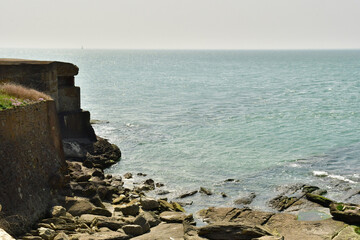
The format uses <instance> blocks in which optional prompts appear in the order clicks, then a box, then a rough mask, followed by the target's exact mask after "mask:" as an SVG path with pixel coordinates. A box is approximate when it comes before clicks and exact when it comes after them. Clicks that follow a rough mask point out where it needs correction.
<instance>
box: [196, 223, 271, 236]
mask: <svg viewBox="0 0 360 240" xmlns="http://www.w3.org/2000/svg"><path fill="white" fill-rule="evenodd" d="M198 234H199V236H200V237H206V238H208V239H255V238H260V237H263V236H272V234H271V233H270V232H268V231H267V230H265V228H262V227H260V226H247V225H244V224H239V223H232V222H220V223H214V224H211V225H207V226H203V227H200V228H198Z"/></svg>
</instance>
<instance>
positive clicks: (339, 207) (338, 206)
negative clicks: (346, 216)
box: [336, 203, 345, 211]
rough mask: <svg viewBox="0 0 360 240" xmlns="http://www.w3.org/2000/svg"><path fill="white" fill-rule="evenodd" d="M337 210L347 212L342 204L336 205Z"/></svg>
mask: <svg viewBox="0 0 360 240" xmlns="http://www.w3.org/2000/svg"><path fill="white" fill-rule="evenodd" d="M336 209H337V210H338V211H344V210H345V206H344V205H343V204H341V203H340V204H338V205H336Z"/></svg>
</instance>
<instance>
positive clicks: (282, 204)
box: [269, 196, 299, 211]
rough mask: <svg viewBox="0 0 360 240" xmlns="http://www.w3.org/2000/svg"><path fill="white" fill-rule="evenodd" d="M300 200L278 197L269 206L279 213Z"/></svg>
mask: <svg viewBox="0 0 360 240" xmlns="http://www.w3.org/2000/svg"><path fill="white" fill-rule="evenodd" d="M298 200H299V199H298V198H296V197H287V196H277V197H275V198H273V199H271V200H270V201H269V206H270V207H272V208H274V209H276V210H278V211H283V210H285V209H287V208H289V207H290V206H291V205H293V204H294V203H295V202H296V201H298Z"/></svg>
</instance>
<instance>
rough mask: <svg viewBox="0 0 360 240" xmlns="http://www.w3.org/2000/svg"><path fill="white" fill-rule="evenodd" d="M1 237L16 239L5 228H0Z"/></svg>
mask: <svg viewBox="0 0 360 240" xmlns="http://www.w3.org/2000/svg"><path fill="white" fill-rule="evenodd" d="M0 239H2V240H15V238H13V237H12V236H10V234H8V233H7V232H6V231H5V230H4V229H2V228H0Z"/></svg>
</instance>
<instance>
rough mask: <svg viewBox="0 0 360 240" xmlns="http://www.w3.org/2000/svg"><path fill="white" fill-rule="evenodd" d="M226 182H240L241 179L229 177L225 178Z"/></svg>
mask: <svg viewBox="0 0 360 240" xmlns="http://www.w3.org/2000/svg"><path fill="white" fill-rule="evenodd" d="M224 182H240V180H239V179H233V178H228V179H226V180H224Z"/></svg>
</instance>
